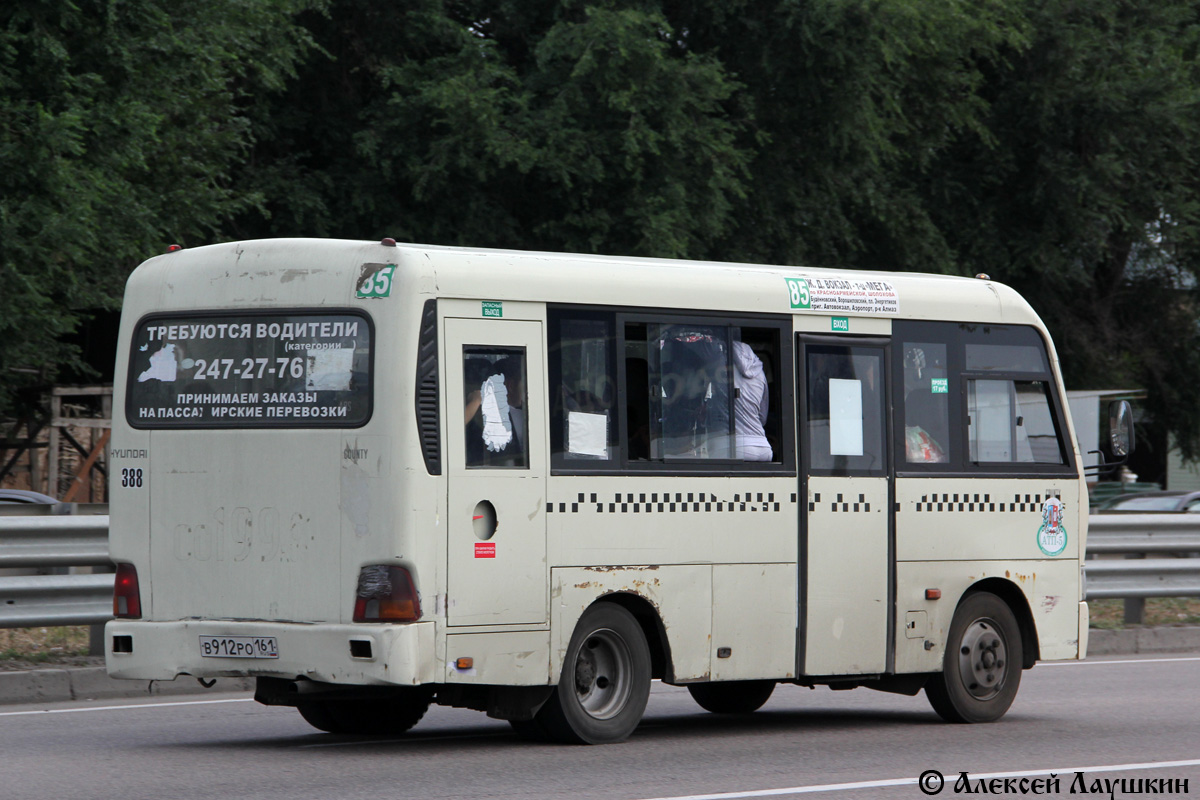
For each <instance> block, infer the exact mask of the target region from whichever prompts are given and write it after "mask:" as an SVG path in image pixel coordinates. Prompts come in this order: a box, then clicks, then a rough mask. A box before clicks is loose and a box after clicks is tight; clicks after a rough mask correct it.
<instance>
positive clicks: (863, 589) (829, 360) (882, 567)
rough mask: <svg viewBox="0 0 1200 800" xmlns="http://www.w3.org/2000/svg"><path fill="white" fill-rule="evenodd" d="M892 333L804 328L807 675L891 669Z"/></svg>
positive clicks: (803, 638)
mask: <svg viewBox="0 0 1200 800" xmlns="http://www.w3.org/2000/svg"><path fill="white" fill-rule="evenodd" d="M886 351H887V342H886V341H883V340H878V339H870V340H868V339H849V338H835V337H830V336H819V337H818V336H801V337H800V346H799V348H798V353H799V359H800V368H799V370H798V371H797V376H798V377H799V380H800V384H801V385H800V386H799V388H798V392H797V396H798V398H799V400H800V403H799V405H800V409H801V413H800V426H799V441H800V450H801V471H800V483H801V485H800V490H801V491H800V497H801V498H802V499H803V501H804V502H803V505H802V516H801V518H802V524H801V529H800V609H799V619H800V634H799V635H800V641H799V643H798V648H797V650H798V661H799V663H798V664H797V670H798V671H799V673H800V674H801V675H856V674H858V675H863V674H878V673H882V672H884V671H886V670H887V666H888V656H889V652H890V647H891V646H890V644H889V639H890V637H889V628H890V625H891V617H892V615H891V606H892V599H891V597H892V587H891V562H892V558H891V533H890V520H891V517H892V515H891V513H890V511H889V502H890V491H889V478H888V465H889V454H888V443H889V442H890V441H891V440H890V437H889V436H888V435H887V424H888V423H887V414H886V413H885V410H886V408H887V402H886V400H887V385H888V384H887V380H886V377H887V366H888V360H887V358H886V357H885V356H886Z"/></svg>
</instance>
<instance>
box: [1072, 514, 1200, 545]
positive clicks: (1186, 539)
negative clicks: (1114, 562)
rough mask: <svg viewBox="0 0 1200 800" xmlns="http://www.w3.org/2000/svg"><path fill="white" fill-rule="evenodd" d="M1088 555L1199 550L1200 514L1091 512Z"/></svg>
mask: <svg viewBox="0 0 1200 800" xmlns="http://www.w3.org/2000/svg"><path fill="white" fill-rule="evenodd" d="M1087 552H1088V555H1098V554H1105V553H1189V552H1190V553H1196V552H1200V514H1191V513H1179V514H1170V513H1168V514H1126V513H1113V514H1092V515H1091V516H1090V517H1088V537H1087Z"/></svg>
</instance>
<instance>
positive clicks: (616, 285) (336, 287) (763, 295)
mask: <svg viewBox="0 0 1200 800" xmlns="http://www.w3.org/2000/svg"><path fill="white" fill-rule="evenodd" d="M370 263H397V264H399V266H400V268H401V270H403V271H413V272H416V273H418V274H420V275H424V276H427V277H428V280H425V281H419V285H421V286H422V293H423V294H427V295H429V296H436V297H453V298H463V299H480V300H500V301H510V302H516V301H530V302H553V303H585V304H590V305H612V306H627V307H628V306H639V307H662V308H676V309H692V310H706V309H720V310H722V311H734V312H745V313H748V314H758V313H781V314H792V313H798V314H806V313H814V314H819V315H844V316H852V317H853V316H874V317H885V318H901V319H929V320H958V321H964V322H992V323H1010V324H1027V325H1034V326H1036V327H1038V328H1043V325H1042V323H1041V320H1040V319H1039V318H1038V316H1037V314H1036V312H1034V310H1033V309H1032V308H1031V307H1030V305H1029V304H1028V303H1027V302H1026V301H1025V300H1024V299H1023V298H1022V297H1021V296H1020V295H1019V294H1017V292H1016V291H1014V290H1013V289H1011V288H1009V287H1007V286H1005V285H1004V284H1001V283H997V282H996V281H993V280H990V279H977V278H962V277H956V276H949V275H933V274H926V273H917V272H883V271H875V270H859V269H829V268H821V267H804V266H771V265H763V264H748V263H736V262H712V261H688V260H681V259H665V258H641V257H632V256H600V255H588V254H577V253H552V252H537V251H524V250H493V249H485V248H469V247H449V246H440V245H423V244H405V243H400V244H397V245H396V246H395V247H390V246H385V245H382V244H381V243H380V242H373V241H353V240H337V239H260V240H254V241H244V242H228V243H223V244H215V245H207V246H204V247H198V248H194V249H185V250H180V251H176V252H172V253H168V254H164V255H160V256H157V257H155V258H152V259H150V260H148V261H147V262H145V263H144V264H143V265H142V266H141V267H139V268H138V270H136V271H135V273H134V275H133V276H132V277H131V279H130V284H129V285H130V290H131V291H133V290H134V289H135V287H141V288H144V289H147V290H150V291H151V292H152V296H155V297H156V298H157V300H158V303H159V304H158V306H157V309H158V310H166V309H169V308H182V307H197V308H199V307H205V306H207V307H217V306H221V307H227V306H228V305H229V304H231V303H235V304H237V303H246V304H248V305H255V306H272V305H294V304H295V303H296V302H297V300H299V299H300V296H299V295H298V294H297V290H301V288H302V286H304V285H305V284H315V285H309V286H308V287H307V290H308V292H310V293H311V294H312V295H314V296H319V297H321V298H322V302H323V303H337V302H344V301H348V300H352V299H353V298H354V285H355V281H356V280H357V278H358V276H359V274H360V272H361V269H362V267H363V265H364V264H370ZM598 268H599V270H598ZM788 279H791V280H796V279H801V280H803V281H805V283H806V285H811V286H812V290H813V295H814V300H819V298H820V297H832V296H833V294H836V293H837V292H838V291H839V290H840V289H839V287H841V288H842V289H844V291H845V292H849V293H850V294H851V295H856V294H859V290H861V289H862V288H863V286H862V284H863V282H869V283H870V284H871V286H870V287H867V288H869V289H870V290H871V291H870V292H869V293H870V294H874V295H876V296H879V297H882V298H884V299H883V300H882V301H879V302H877V303H876V304H875V306H874V307H873V308H872V307H871V304H872V301H871V300H870V299H868V298H866V297H863V298H862V302H863V303H864V305H861V306H860V305H853V306H849V307H847V309H846V310H838V309H837V308H836V307H835V306H836V304H835V305H834V306H830V305H829V304H824V305H822V304H821V303H819V302H815V303H814V305H813V307H811V308H808V309H806V308H797V307H795V306H794V304H793V303H792V302H791V300H790V297H789V285H788V283H787V282H786V281H787V280H788ZM289 282H291V283H295V284H296V285H294V286H290V287H286V290H284V291H278V292H273V291H271V290H270V288H269V287H271V286H274V287H276V288H280V289H282V288H283V284H286V283H289ZM830 282H833V283H830ZM839 282H840V283H839ZM850 284H853V285H850ZM152 287H154V288H152ZM155 289H157V291H155ZM822 291H824V292H825V294H824V295H822V294H821V293H822ZM209 298H211V299H209ZM842 300H843V301H845V300H846V298H845V297H843V298H842ZM889 302H890V303H892V305H887V303H889ZM146 310H148V309H146Z"/></svg>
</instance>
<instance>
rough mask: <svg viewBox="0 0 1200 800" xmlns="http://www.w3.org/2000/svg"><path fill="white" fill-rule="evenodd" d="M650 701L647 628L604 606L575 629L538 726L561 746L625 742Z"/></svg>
mask: <svg viewBox="0 0 1200 800" xmlns="http://www.w3.org/2000/svg"><path fill="white" fill-rule="evenodd" d="M649 698H650V648H649V646H648V645H647V644H646V636H645V634H643V633H642V628H641V626H640V625H638V622H637V620H636V619H634V616H633V614H631V613H629V612H628V611H626V610H625V609H624V608H621V607H620V606H618V605H615V604H613V603H598V604H596V605H594V606H592V607H591V608H589V609H588V610H587V611H585V612H584V614H583V616H582V617H580V619H579V624H578V625H576V626H575V633H574V634H572V636H571V643H570V645H569V646H568V647H567V656H566V659H565V660H564V662H563V671H562V676H561V678H560V679H559V682H558V686H557V688H556V689H555V690H554V693H553V694H552V695H551V696H550V699H549V700H548V701H546V704H545V705H544V706H542V708H541V710H540V711H539V712H538V715H537V723H538V724H537V727H538V729H539V730H544V731H545V733H546V734H547V736H548V738H550V739H553V740H555V741H560V742H570V743H575V744H607V743H610V742H619V741H622V740H624V739H626V738H627V737H628V736H629V735H630V734H631V733H633V731H634V729H635V728H636V727H637V726H638V723H639V722H641V720H642V713H643V712H644V711H645V710H646V702H647V700H649ZM518 732H520V730H519V729H518Z"/></svg>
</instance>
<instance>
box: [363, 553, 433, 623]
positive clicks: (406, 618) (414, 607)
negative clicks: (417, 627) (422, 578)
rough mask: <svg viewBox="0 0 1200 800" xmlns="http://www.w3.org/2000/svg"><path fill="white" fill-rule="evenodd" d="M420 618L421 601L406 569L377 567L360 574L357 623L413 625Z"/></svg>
mask: <svg viewBox="0 0 1200 800" xmlns="http://www.w3.org/2000/svg"><path fill="white" fill-rule="evenodd" d="M420 618H421V601H420V599H419V598H418V597H417V587H416V586H415V585H413V580H412V576H411V575H409V574H408V570H406V569H405V568H404V567H392V566H387V565H384V564H376V565H372V566H369V567H363V568H362V571H361V572H359V573H358V592H357V594H356V596H355V598H354V621H355V622H413V621H415V620H418V619H420Z"/></svg>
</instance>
